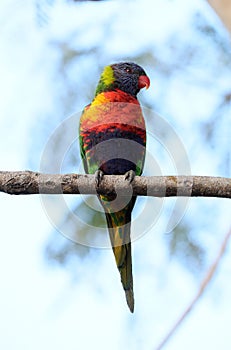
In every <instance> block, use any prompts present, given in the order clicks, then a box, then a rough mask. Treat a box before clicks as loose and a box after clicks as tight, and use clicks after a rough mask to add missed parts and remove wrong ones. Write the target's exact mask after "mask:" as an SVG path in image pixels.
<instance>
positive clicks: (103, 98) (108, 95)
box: [91, 89, 139, 106]
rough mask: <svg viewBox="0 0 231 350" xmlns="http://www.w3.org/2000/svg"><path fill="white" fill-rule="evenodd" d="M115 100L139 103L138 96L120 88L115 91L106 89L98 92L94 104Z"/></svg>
mask: <svg viewBox="0 0 231 350" xmlns="http://www.w3.org/2000/svg"><path fill="white" fill-rule="evenodd" d="M113 102H127V103H134V104H139V102H138V100H137V98H136V97H134V96H132V95H130V94H128V93H126V92H124V91H122V90H119V89H116V90H113V91H105V92H101V93H99V94H97V95H96V96H95V98H94V100H93V101H92V104H91V105H93V106H97V105H101V104H103V103H113Z"/></svg>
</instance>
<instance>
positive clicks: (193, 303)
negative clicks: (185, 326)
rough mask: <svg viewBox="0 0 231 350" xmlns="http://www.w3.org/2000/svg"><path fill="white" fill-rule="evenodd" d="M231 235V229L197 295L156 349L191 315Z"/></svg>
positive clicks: (215, 269)
mask: <svg viewBox="0 0 231 350" xmlns="http://www.w3.org/2000/svg"><path fill="white" fill-rule="evenodd" d="M230 237H231V229H230V230H229V231H228V233H227V234H226V236H225V238H224V240H223V242H222V244H221V247H220V250H219V252H218V254H217V256H216V258H215V260H214V261H213V263H212V264H211V266H210V267H209V269H208V271H207V273H206V275H205V277H204V279H203V280H202V282H201V285H200V287H199V290H198V292H197V294H196V296H195V297H194V298H193V300H192V301H191V302H190V304H189V305H188V307H187V308H186V310H185V311H184V312H183V314H182V315H181V316H180V318H179V319H178V320H177V322H176V323H175V325H174V326H173V327H172V329H171V330H170V331H169V332H168V334H167V335H166V336H165V338H164V339H163V341H162V342H161V343H160V344H159V345H158V347H157V348H156V350H161V349H163V348H164V346H165V345H166V344H167V342H168V341H169V340H170V338H171V337H172V336H173V335H174V334H175V332H176V330H177V329H178V328H179V326H180V325H181V324H182V322H183V321H184V319H185V318H186V317H187V316H188V315H189V313H190V312H191V311H192V309H193V308H194V307H195V306H196V304H197V302H198V301H199V299H200V298H201V296H202V295H203V293H204V292H205V289H206V288H207V287H208V285H209V283H210V281H211V280H212V278H213V276H214V274H215V272H216V271H217V268H218V266H219V264H220V262H221V259H222V258H223V256H224V253H225V250H226V248H227V245H228V243H229V240H230Z"/></svg>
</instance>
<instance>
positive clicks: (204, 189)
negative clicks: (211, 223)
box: [0, 171, 231, 198]
mask: <svg viewBox="0 0 231 350" xmlns="http://www.w3.org/2000/svg"><path fill="white" fill-rule="evenodd" d="M131 191H133V195H139V196H153V197H173V196H183V197H197V196H200V197H218V198H231V179H229V178H222V177H210V176H149V177H147V176H136V177H135V179H134V180H133V182H132V184H131V185H130V184H129V183H128V182H127V181H125V179H124V176H123V175H122V176H121V175H105V176H104V178H103V180H102V182H101V184H100V186H99V187H98V188H97V191H96V186H95V177H94V175H87V174H85V175H79V174H42V173H38V172H32V171H14V172H11V171H0V192H5V193H8V194H15V195H22V194H39V193H40V194H80V193H82V194H96V192H97V193H99V194H115V193H119V194H120V195H128V194H131Z"/></svg>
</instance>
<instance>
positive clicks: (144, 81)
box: [138, 75, 150, 89]
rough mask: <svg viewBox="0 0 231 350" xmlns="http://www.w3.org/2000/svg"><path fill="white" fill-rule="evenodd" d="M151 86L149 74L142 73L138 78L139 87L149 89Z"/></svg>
mask: <svg viewBox="0 0 231 350" xmlns="http://www.w3.org/2000/svg"><path fill="white" fill-rule="evenodd" d="M149 86H150V79H149V77H147V75H141V76H140V77H139V80H138V87H139V89H143V88H144V87H145V88H146V89H148V88H149Z"/></svg>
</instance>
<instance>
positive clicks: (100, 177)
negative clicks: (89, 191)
mask: <svg viewBox="0 0 231 350" xmlns="http://www.w3.org/2000/svg"><path fill="white" fill-rule="evenodd" d="M103 176H104V173H103V171H102V170H96V172H95V184H96V187H99V185H100V184H101V182H102V180H103Z"/></svg>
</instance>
